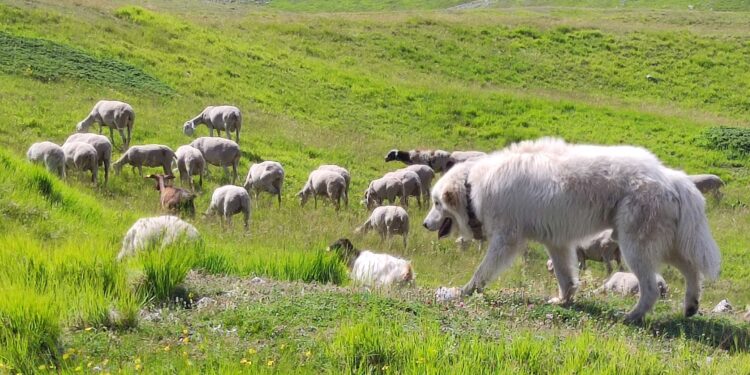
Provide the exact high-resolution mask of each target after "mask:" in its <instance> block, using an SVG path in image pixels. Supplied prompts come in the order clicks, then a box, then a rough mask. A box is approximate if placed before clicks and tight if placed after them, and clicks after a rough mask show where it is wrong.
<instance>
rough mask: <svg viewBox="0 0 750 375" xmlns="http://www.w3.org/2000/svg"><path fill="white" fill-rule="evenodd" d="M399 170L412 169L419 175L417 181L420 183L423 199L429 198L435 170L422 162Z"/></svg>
mask: <svg viewBox="0 0 750 375" xmlns="http://www.w3.org/2000/svg"><path fill="white" fill-rule="evenodd" d="M399 171H412V172H414V173H416V174H417V175H418V176H419V182H420V183H421V184H422V194H423V195H424V199H425V200H429V199H430V187H431V186H432V180H433V179H434V178H435V171H433V170H432V168H430V167H428V166H426V165H422V164H413V165H408V166H406V167H405V168H401V169H399Z"/></svg>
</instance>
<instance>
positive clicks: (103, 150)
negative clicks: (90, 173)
mask: <svg viewBox="0 0 750 375" xmlns="http://www.w3.org/2000/svg"><path fill="white" fill-rule="evenodd" d="M70 142H84V143H88V144H90V145H92V146H94V148H95V149H96V157H97V164H98V165H101V166H103V167H104V183H105V184H106V183H107V182H108V181H109V167H110V164H111V161H112V143H111V142H110V141H109V139H108V138H107V137H105V136H103V135H99V134H91V133H77V134H73V135H71V136H70V137H68V139H66V140H65V143H70Z"/></svg>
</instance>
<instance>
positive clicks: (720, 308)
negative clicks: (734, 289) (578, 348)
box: [711, 299, 732, 314]
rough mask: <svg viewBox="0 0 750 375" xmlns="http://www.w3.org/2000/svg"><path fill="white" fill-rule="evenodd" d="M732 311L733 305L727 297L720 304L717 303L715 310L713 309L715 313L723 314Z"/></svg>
mask: <svg viewBox="0 0 750 375" xmlns="http://www.w3.org/2000/svg"><path fill="white" fill-rule="evenodd" d="M730 311H732V305H731V304H730V303H729V301H727V300H725V299H723V300H721V302H719V304H718V305H716V307H714V309H713V310H711V312H712V313H714V314H721V313H725V312H730Z"/></svg>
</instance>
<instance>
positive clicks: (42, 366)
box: [37, 365, 47, 371]
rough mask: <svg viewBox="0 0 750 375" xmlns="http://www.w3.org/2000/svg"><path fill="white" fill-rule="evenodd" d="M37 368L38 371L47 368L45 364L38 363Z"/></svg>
mask: <svg viewBox="0 0 750 375" xmlns="http://www.w3.org/2000/svg"><path fill="white" fill-rule="evenodd" d="M37 369H39V371H44V370H46V369H47V365H39V367H37Z"/></svg>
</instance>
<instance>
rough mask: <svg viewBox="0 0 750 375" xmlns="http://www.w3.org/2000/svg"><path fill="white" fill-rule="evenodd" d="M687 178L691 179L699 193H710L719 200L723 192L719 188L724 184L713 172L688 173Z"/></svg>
mask: <svg viewBox="0 0 750 375" xmlns="http://www.w3.org/2000/svg"><path fill="white" fill-rule="evenodd" d="M688 178H689V179H690V180H691V181H693V183H694V184H695V187H697V188H698V190H700V192H701V193H703V194H706V193H711V194H712V195H713V196H714V199H716V200H717V201H720V200H721V198H722V196H723V194H722V193H721V188H722V187H723V186H724V181H722V180H721V178H720V177H719V176H717V175H713V174H694V175H689V176H688Z"/></svg>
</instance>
